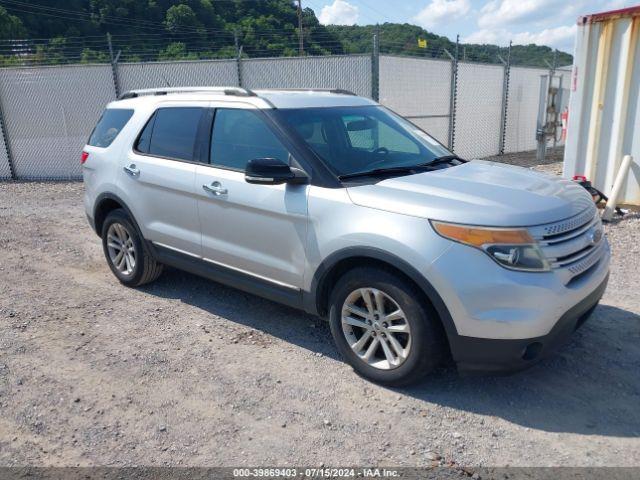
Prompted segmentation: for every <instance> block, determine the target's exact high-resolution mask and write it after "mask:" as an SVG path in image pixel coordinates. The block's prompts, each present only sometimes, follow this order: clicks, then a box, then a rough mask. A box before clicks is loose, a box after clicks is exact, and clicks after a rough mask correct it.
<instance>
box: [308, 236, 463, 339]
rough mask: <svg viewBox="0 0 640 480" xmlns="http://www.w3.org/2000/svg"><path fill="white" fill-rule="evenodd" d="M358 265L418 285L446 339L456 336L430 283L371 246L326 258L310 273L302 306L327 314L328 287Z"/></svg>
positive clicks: (412, 268)
mask: <svg viewBox="0 0 640 480" xmlns="http://www.w3.org/2000/svg"><path fill="white" fill-rule="evenodd" d="M358 266H368V267H371V266H379V267H380V268H384V269H387V270H391V271H393V272H394V273H396V274H400V275H402V276H403V277H405V278H407V279H408V280H409V281H410V282H411V283H413V284H414V285H416V286H417V287H418V289H419V290H420V292H422V294H423V296H424V300H426V301H428V302H429V303H430V304H431V306H432V307H433V308H434V309H435V311H436V313H437V314H438V316H439V317H440V322H441V323H442V326H443V328H444V330H445V333H446V335H447V338H448V339H449V341H451V339H452V338H455V337H456V336H457V335H458V332H457V329H456V326H455V323H454V322H453V318H452V317H451V313H450V312H449V309H448V308H447V306H446V304H445V303H444V300H442V297H441V296H440V294H438V292H437V291H436V289H435V288H434V287H433V285H432V284H431V282H429V280H428V279H426V278H425V277H424V275H422V274H421V273H420V272H419V271H418V270H416V269H415V268H414V267H413V266H411V265H410V264H409V263H407V262H406V261H404V260H403V259H401V258H399V257H397V256H395V255H393V254H390V253H388V252H386V251H384V250H380V249H377V248H374V247H349V248H345V249H343V250H339V251H337V252H335V253H333V254H331V255H330V256H329V257H327V258H326V259H325V261H323V262H322V263H321V264H320V266H319V267H318V268H317V269H316V272H315V274H314V276H313V279H312V281H311V288H310V293H308V294H307V298H306V299H305V301H304V303H305V309H306V310H307V311H309V312H311V313H314V314H317V315H320V316H326V315H327V313H328V310H329V296H330V294H331V286H332V285H334V284H335V281H336V280H337V279H338V278H339V277H340V275H342V274H344V273H345V272H347V271H349V270H351V269H352V268H355V267H358Z"/></svg>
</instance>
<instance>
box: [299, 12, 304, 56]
mask: <svg viewBox="0 0 640 480" xmlns="http://www.w3.org/2000/svg"><path fill="white" fill-rule="evenodd" d="M298 43H299V45H298V49H299V51H300V56H301V57H302V56H303V55H304V34H303V33H302V0H298Z"/></svg>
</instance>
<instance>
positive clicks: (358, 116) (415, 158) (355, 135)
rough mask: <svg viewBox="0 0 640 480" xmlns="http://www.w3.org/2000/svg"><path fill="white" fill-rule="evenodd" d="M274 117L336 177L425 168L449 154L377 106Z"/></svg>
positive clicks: (285, 111) (296, 111) (283, 111)
mask: <svg viewBox="0 0 640 480" xmlns="http://www.w3.org/2000/svg"><path fill="white" fill-rule="evenodd" d="M278 113H279V115H281V116H282V117H283V119H284V121H285V122H286V123H287V124H288V126H289V127H291V128H293V129H294V130H295V131H296V132H297V133H298V135H300V137H302V139H303V140H304V142H305V143H306V144H307V145H308V146H309V147H310V148H311V149H312V150H313V151H314V152H315V153H316V155H318V156H319V157H320V158H321V159H323V160H324V162H325V163H326V164H327V165H328V167H329V168H330V169H331V170H332V171H333V172H334V173H335V174H336V175H338V176H345V175H347V176H348V175H351V174H354V173H360V172H369V171H372V170H379V169H389V168H391V169H395V168H404V167H412V166H417V165H424V164H425V163H429V162H431V161H432V160H434V159H436V158H440V157H443V156H448V155H451V152H450V151H449V150H447V149H446V148H445V147H444V146H443V145H441V144H440V143H439V142H438V141H437V140H435V139H434V138H432V137H431V136H429V135H427V134H426V133H425V132H423V131H422V130H420V129H419V128H418V127H416V126H415V125H413V124H412V123H410V122H408V121H407V120H404V119H403V118H402V117H400V116H398V115H396V114H394V113H393V112H391V111H389V110H387V109H386V108H384V107H380V106H363V107H326V108H299V109H298V108H291V109H281V110H279V112H278Z"/></svg>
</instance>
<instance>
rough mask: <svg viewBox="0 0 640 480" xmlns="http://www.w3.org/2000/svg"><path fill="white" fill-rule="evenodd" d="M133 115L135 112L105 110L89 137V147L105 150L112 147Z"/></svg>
mask: <svg viewBox="0 0 640 480" xmlns="http://www.w3.org/2000/svg"><path fill="white" fill-rule="evenodd" d="M132 115H133V110H129V109H124V108H108V109H107V110H105V111H104V112H103V114H102V117H100V120H99V121H98V124H97V125H96V128H94V129H93V132H92V133H91V136H90V137H89V142H88V143H89V145H92V146H94V147H103V148H106V147H108V146H109V145H111V143H112V142H113V141H114V140H115V139H116V137H117V136H118V134H119V133H120V130H122V128H123V127H124V126H125V125H126V124H127V122H128V121H129V119H130V118H131V116H132Z"/></svg>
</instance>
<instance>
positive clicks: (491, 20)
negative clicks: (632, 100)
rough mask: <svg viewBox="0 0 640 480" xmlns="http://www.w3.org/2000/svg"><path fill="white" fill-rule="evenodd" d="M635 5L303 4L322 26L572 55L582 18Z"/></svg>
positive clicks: (309, 0)
mask: <svg viewBox="0 0 640 480" xmlns="http://www.w3.org/2000/svg"><path fill="white" fill-rule="evenodd" d="M638 1H639V0H568V1H567V0H565V1H558V0H302V4H303V7H311V8H313V10H314V11H315V12H316V16H317V17H318V18H319V19H320V22H321V23H324V24H329V23H333V24H340V25H352V24H354V23H356V24H358V25H367V24H375V23H384V22H399V23H404V22H408V23H413V24H415V25H420V26H421V27H424V28H425V29H427V30H429V31H431V32H433V33H436V34H438V35H445V36H447V37H449V38H450V39H452V40H455V37H456V34H458V33H459V34H460V36H461V40H462V41H463V42H472V43H494V44H499V45H506V44H508V43H509V40H513V42H514V43H515V44H529V43H536V44H538V45H548V46H551V47H555V48H558V49H560V50H563V51H566V52H569V53H571V52H572V51H573V37H574V34H575V29H576V19H577V18H578V16H580V15H584V14H588V13H595V12H603V11H607V10H613V9H618V8H624V7H629V6H633V5H634V4H635V5H637V4H638Z"/></svg>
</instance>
